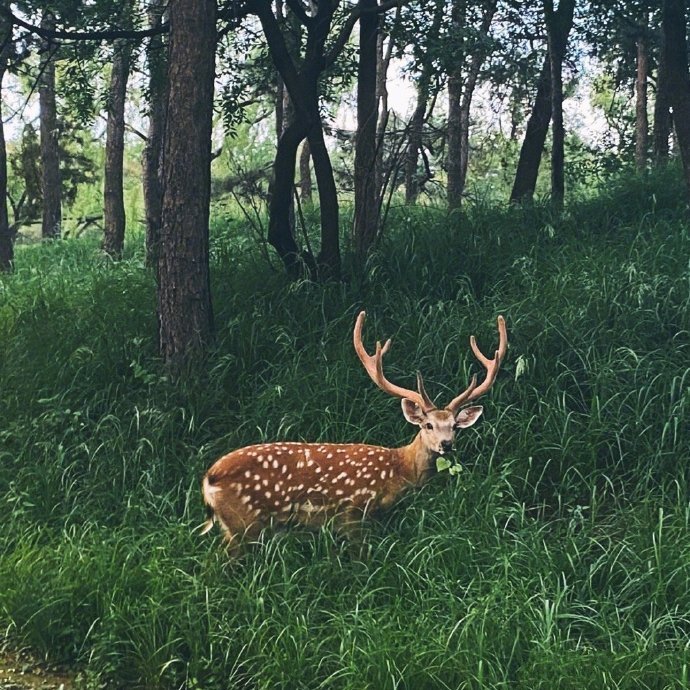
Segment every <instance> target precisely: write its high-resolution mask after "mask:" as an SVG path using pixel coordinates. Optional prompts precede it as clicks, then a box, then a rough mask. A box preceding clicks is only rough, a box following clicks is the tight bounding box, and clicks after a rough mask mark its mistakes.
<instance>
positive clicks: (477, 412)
mask: <svg viewBox="0 0 690 690" xmlns="http://www.w3.org/2000/svg"><path fill="white" fill-rule="evenodd" d="M482 412H484V408H483V407H482V406H481V405H477V406H476V407H466V408H465V409H464V410H460V412H458V414H457V415H456V416H455V426H456V427H457V428H458V429H466V428H467V427H468V426H472V425H473V424H474V423H475V422H476V421H477V420H478V419H479V418H480V417H481V416H482Z"/></svg>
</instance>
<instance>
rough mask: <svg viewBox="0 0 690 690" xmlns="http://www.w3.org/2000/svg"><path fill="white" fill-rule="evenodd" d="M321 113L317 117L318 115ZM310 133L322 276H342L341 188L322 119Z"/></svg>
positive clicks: (332, 278) (331, 277) (323, 277)
mask: <svg viewBox="0 0 690 690" xmlns="http://www.w3.org/2000/svg"><path fill="white" fill-rule="evenodd" d="M316 116H317V113H314V115H313V117H314V118H316ZM312 121H314V122H316V123H318V124H315V125H314V126H313V127H312V129H311V131H310V133H309V149H310V151H311V157H312V161H313V162H314V174H315V176H316V184H317V186H318V188H319V212H320V216H321V251H320V252H319V256H318V259H317V263H318V267H319V277H320V278H321V279H325V280H339V279H340V219H339V217H338V190H337V188H336V186H335V177H334V176H333V166H332V165H331V159H330V156H329V155H328V149H327V148H326V142H325V140H324V136H323V127H322V126H321V122H320V120H312Z"/></svg>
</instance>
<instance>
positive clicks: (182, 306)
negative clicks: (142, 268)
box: [158, 0, 216, 372]
mask: <svg viewBox="0 0 690 690" xmlns="http://www.w3.org/2000/svg"><path fill="white" fill-rule="evenodd" d="M168 12H169V16H170V34H169V41H170V49H169V65H168V97H167V121H166V127H165V140H164V148H163V208H162V218H161V220H162V222H161V245H160V256H159V262H158V263H159V266H158V278H159V284H158V315H159V325H160V331H159V333H160V336H159V345H160V351H161V354H162V355H163V357H164V359H165V361H166V362H167V363H168V364H169V365H170V366H171V368H172V370H173V371H175V372H179V371H180V370H181V368H182V367H183V366H184V365H185V363H188V362H190V361H191V359H192V357H193V356H194V353H195V352H199V351H202V350H203V349H204V348H205V346H206V345H207V344H208V342H209V341H210V339H211V336H212V332H213V310H212V305H211V290H210V284H209V247H208V230H209V229H208V222H209V204H210V199H211V125H212V116H213V83H214V62H215V50H216V2H215V0H175V1H174V2H171V3H170V5H169V8H168Z"/></svg>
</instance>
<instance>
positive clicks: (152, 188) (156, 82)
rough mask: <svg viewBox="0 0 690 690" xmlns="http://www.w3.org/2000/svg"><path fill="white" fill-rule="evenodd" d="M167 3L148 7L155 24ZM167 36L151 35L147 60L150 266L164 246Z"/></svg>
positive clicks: (145, 155) (146, 199)
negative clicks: (161, 240) (162, 237)
mask: <svg viewBox="0 0 690 690" xmlns="http://www.w3.org/2000/svg"><path fill="white" fill-rule="evenodd" d="M166 6H167V2H166V0H154V1H153V2H152V4H150V5H149V8H148V20H149V25H150V26H151V27H155V26H158V25H159V24H160V23H161V21H162V19H163V14H164V12H165V8H166ZM164 51H165V46H164V44H163V37H162V36H161V35H160V34H158V35H156V36H151V38H150V39H149V42H148V45H147V46H146V62H147V63H148V68H149V124H148V131H147V138H146V145H145V146H144V152H143V180H142V183H143V188H144V206H145V214H146V265H147V266H150V267H154V268H156V269H157V267H158V252H159V245H160V228H161V207H162V204H163V188H162V185H161V156H162V152H163V136H164V133H165V107H166V103H165V93H166V74H165V73H166V57H165V52H164Z"/></svg>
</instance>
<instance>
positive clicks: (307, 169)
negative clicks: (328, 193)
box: [299, 140, 312, 203]
mask: <svg viewBox="0 0 690 690" xmlns="http://www.w3.org/2000/svg"><path fill="white" fill-rule="evenodd" d="M310 160H311V152H310V151H309V142H308V141H306V140H305V141H303V142H302V150H301V151H300V155H299V196H300V199H301V200H302V201H303V202H309V203H311V201H312V185H311V164H310V162H309V161H310Z"/></svg>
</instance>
